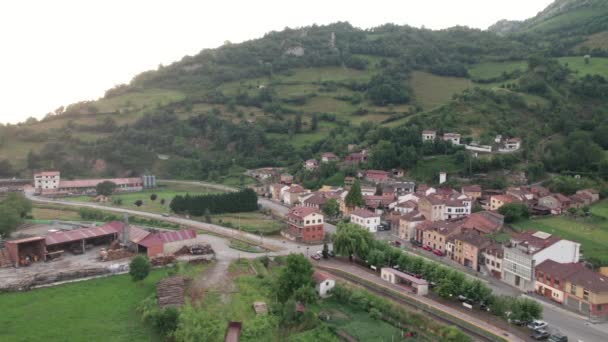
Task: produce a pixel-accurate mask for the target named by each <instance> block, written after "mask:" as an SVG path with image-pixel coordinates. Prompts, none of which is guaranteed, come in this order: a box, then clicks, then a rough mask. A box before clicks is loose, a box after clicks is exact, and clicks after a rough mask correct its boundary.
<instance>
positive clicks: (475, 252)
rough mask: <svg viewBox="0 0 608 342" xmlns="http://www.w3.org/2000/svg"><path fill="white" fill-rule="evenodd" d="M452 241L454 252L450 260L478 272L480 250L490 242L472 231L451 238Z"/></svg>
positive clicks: (480, 257)
mask: <svg viewBox="0 0 608 342" xmlns="http://www.w3.org/2000/svg"><path fill="white" fill-rule="evenodd" d="M451 238H452V239H453V240H454V250H453V254H452V260H454V261H456V262H457V263H459V264H461V265H463V266H465V267H469V268H472V269H474V270H475V271H479V270H480V263H482V262H483V256H482V253H481V252H482V250H483V249H484V248H486V247H488V246H490V245H491V244H492V241H491V240H490V239H489V238H487V237H485V236H483V235H480V234H478V233H477V232H473V231H466V232H463V233H460V234H456V235H454V236H452V237H451Z"/></svg>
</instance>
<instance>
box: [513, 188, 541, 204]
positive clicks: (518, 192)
mask: <svg viewBox="0 0 608 342" xmlns="http://www.w3.org/2000/svg"><path fill="white" fill-rule="evenodd" d="M506 194H507V195H511V196H513V197H515V198H516V199H517V200H518V201H520V202H528V201H531V200H533V199H534V193H532V191H528V190H527V189H525V188H522V187H517V188H508V189H507V192H506Z"/></svg>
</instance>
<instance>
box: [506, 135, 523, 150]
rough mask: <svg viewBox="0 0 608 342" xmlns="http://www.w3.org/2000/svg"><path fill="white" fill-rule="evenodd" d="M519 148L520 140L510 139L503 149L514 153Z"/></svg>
mask: <svg viewBox="0 0 608 342" xmlns="http://www.w3.org/2000/svg"><path fill="white" fill-rule="evenodd" d="M520 148H521V139H520V138H510V139H507V140H506V141H505V149H507V150H511V151H516V150H519V149H520Z"/></svg>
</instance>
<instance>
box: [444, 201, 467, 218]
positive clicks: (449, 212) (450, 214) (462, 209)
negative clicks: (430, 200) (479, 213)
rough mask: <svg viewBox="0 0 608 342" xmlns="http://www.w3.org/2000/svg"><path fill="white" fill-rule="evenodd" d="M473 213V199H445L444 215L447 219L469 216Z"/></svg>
mask: <svg viewBox="0 0 608 342" xmlns="http://www.w3.org/2000/svg"><path fill="white" fill-rule="evenodd" d="M470 214H471V200H470V199H469V198H466V199H454V198H450V199H448V200H446V201H445V213H444V217H445V219H446V220H450V219H454V218H459V217H464V216H468V215H470Z"/></svg>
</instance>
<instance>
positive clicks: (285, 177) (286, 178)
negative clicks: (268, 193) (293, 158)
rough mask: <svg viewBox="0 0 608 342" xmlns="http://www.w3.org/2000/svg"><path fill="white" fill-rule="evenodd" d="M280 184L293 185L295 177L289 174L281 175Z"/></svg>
mask: <svg viewBox="0 0 608 342" xmlns="http://www.w3.org/2000/svg"><path fill="white" fill-rule="evenodd" d="M279 182H280V183H283V184H287V185H291V184H292V183H293V176H292V175H290V174H288V173H283V174H281V176H280V178H279Z"/></svg>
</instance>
